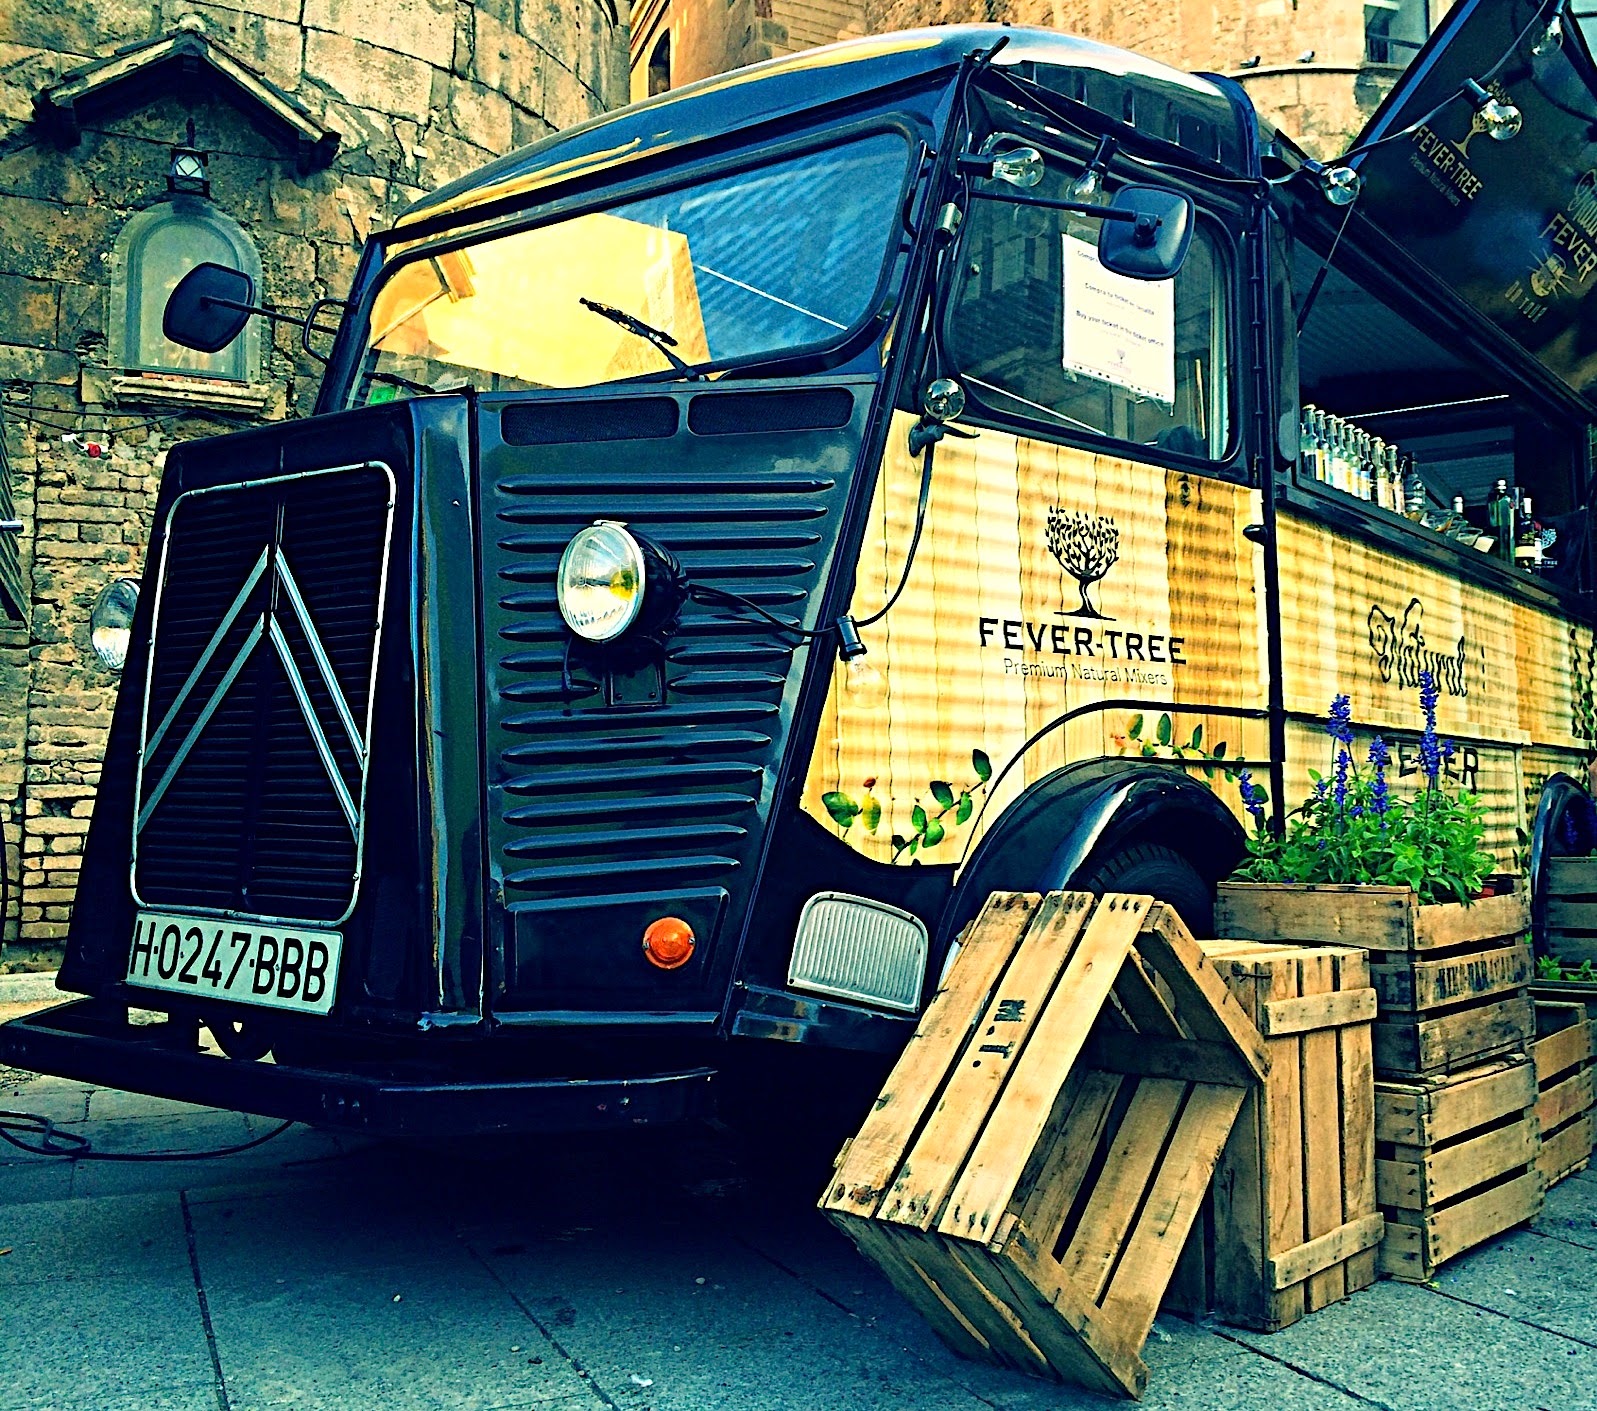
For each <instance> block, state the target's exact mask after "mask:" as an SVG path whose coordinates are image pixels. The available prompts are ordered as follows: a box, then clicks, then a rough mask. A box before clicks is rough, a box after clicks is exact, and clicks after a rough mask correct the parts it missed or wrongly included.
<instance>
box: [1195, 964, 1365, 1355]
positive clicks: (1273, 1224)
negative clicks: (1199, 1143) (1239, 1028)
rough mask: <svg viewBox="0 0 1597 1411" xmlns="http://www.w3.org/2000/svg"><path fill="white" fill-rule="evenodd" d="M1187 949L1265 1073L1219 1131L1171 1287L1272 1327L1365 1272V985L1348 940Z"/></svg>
mask: <svg viewBox="0 0 1597 1411" xmlns="http://www.w3.org/2000/svg"><path fill="white" fill-rule="evenodd" d="M1199 946H1200V948H1201V949H1202V951H1203V954H1204V956H1205V958H1206V959H1207V960H1208V961H1209V963H1210V964H1211V965H1213V966H1214V968H1215V969H1216V970H1217V971H1218V972H1219V974H1220V977H1221V979H1223V980H1224V981H1225V983H1226V988H1227V989H1229V990H1230V992H1231V994H1232V996H1233V997H1234V998H1235V999H1236V1000H1237V1002H1238V1003H1239V1004H1240V1005H1241V1007H1242V1012H1243V1013H1244V1014H1246V1015H1247V1016H1248V1017H1249V1018H1250V1019H1251V1020H1253V1022H1254V1023H1255V1025H1257V1027H1258V1029H1259V1032H1260V1034H1262V1035H1263V1037H1264V1044H1265V1051H1266V1053H1267V1054H1268V1055H1269V1059H1270V1071H1269V1073H1268V1074H1267V1075H1266V1077H1265V1081H1264V1087H1263V1089H1262V1090H1261V1091H1259V1092H1256V1093H1249V1094H1248V1096H1247V1097H1246V1098H1245V1099H1244V1100H1243V1103H1242V1111H1241V1114H1240V1115H1239V1117H1238V1119H1237V1124H1236V1126H1235V1127H1233V1128H1232V1129H1231V1137H1230V1139H1229V1140H1228V1141H1227V1142H1226V1147H1225V1151H1224V1153H1223V1154H1222V1156H1221V1158H1220V1167H1219V1170H1218V1171H1217V1172H1216V1173H1215V1180H1214V1187H1213V1191H1212V1194H1211V1197H1210V1203H1211V1205H1212V1225H1211V1227H1210V1228H1209V1229H1208V1230H1203V1231H1196V1232H1194V1236H1193V1238H1192V1239H1191V1240H1190V1241H1189V1249H1188V1251H1187V1255H1186V1256H1184V1267H1183V1269H1182V1271H1181V1274H1182V1278H1183V1281H1184V1288H1183V1296H1184V1301H1185V1303H1186V1305H1187V1306H1188V1307H1189V1308H1206V1309H1207V1310H1209V1311H1212V1312H1214V1313H1216V1314H1218V1315H1219V1316H1220V1317H1221V1318H1223V1319H1224V1320H1225V1321H1226V1322H1228V1323H1234V1324H1237V1325H1239V1326H1241V1327H1247V1328H1259V1329H1262V1330H1264V1331H1266V1332H1275V1331H1277V1330H1278V1329H1280V1328H1284V1327H1287V1326H1288V1325H1289V1324H1292V1323H1295V1322H1296V1321H1297V1320H1298V1319H1299V1318H1301V1317H1302V1316H1303V1315H1304V1314H1305V1313H1312V1312H1314V1311H1315V1310H1316V1309H1319V1308H1323V1307H1325V1306H1326V1304H1328V1303H1334V1302H1335V1301H1336V1300H1337V1299H1340V1298H1343V1297H1345V1296H1346V1295H1347V1294H1350V1293H1353V1292H1356V1291H1357V1290H1358V1289H1362V1288H1366V1287H1368V1286H1369V1285H1370V1284H1372V1283H1374V1282H1375V1276H1376V1246H1377V1245H1379V1243H1380V1241H1381V1232H1382V1228H1383V1224H1384V1222H1383V1220H1382V1218H1381V1214H1380V1211H1379V1210H1378V1208H1377V1206H1376V1200H1375V1073H1374V1069H1373V1067H1372V1063H1371V1047H1370V1044H1371V1024H1372V1021H1373V1020H1374V1018H1375V1012H1376V998H1375V991H1374V990H1373V989H1372V988H1370V983H1369V966H1368V961H1367V959H1366V955H1365V952H1363V951H1361V950H1358V949H1355V948H1352V947H1304V946H1281V945H1274V944H1271V943H1270V942H1267V941H1263V942H1261V941H1201V942H1199ZM1198 1235H1205V1236H1206V1239H1205V1240H1203V1241H1200V1240H1199V1239H1198V1238H1197V1236H1198ZM1200 1261H1201V1262H1200ZM1195 1262H1198V1263H1200V1268H1201V1267H1202V1266H1206V1268H1203V1270H1202V1272H1201V1273H1199V1272H1197V1271H1195V1270H1194V1268H1193V1265H1194V1263H1195ZM1195 1279H1196V1280H1197V1282H1198V1288H1197V1289H1196V1290H1195V1289H1194V1281H1195Z"/></svg>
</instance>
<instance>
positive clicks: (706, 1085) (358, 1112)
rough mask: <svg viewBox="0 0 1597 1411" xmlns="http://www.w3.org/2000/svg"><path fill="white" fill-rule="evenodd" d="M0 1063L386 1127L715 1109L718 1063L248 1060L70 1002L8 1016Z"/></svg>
mask: <svg viewBox="0 0 1597 1411" xmlns="http://www.w3.org/2000/svg"><path fill="white" fill-rule="evenodd" d="M0 1063H5V1064H10V1065H12V1066H13V1067H17V1068H26V1069H30V1070H32V1071H34V1072H38V1073H50V1074H54V1075H56V1076H58V1077H63V1078H71V1079H73V1080H74V1081H76V1082H83V1083H93V1084H97V1085H103V1086H105V1087H112V1088H124V1089H127V1090H130V1091H133V1092H141V1093H148V1094H150V1095H152V1096H154V1097H165V1098H174V1099H176V1100H178V1101H180V1102H192V1103H198V1104H200V1105H202V1106H205V1107H222V1108H229V1109H232V1110H235V1111H239V1112H252V1113H257V1114H259V1115H260V1116H263V1117H278V1118H289V1119H292V1120H294V1121H296V1122H310V1123H315V1124H316V1125H318V1126H324V1127H339V1128H343V1129H345V1130H348V1131H359V1132H367V1133H372V1134H383V1135H396V1136H397V1135H404V1136H425V1137H446V1136H447V1137H467V1136H487V1135H493V1134H510V1133H518V1132H580V1131H605V1130H614V1129H617V1128H631V1127H639V1126H655V1125H661V1124H665V1123H669V1122H680V1121H685V1120H688V1119H690V1118H694V1117H701V1116H707V1115H708V1114H709V1113H710V1111H711V1107H712V1095H711V1081H712V1079H713V1078H714V1076H715V1070H714V1069H713V1068H685V1069H682V1070H680V1071H676V1072H668V1073H654V1074H649V1075H647V1076H643V1077H627V1078H604V1079H593V1080H588V1079H581V1078H537V1079H528V1080H510V1081H505V1080H493V1081H483V1080H477V1079H470V1078H462V1077H459V1076H458V1075H454V1074H451V1073H449V1072H448V1071H447V1070H445V1069H444V1068H443V1067H441V1066H440V1067H439V1068H438V1069H437V1070H436V1071H435V1072H431V1073H428V1072H417V1071H415V1070H414V1069H411V1070H409V1071H407V1072H405V1073H404V1074H403V1075H402V1076H400V1075H396V1074H395V1073H394V1072H392V1071H387V1072H385V1071H381V1070H378V1069H376V1068H374V1069H373V1070H371V1071H369V1072H359V1073H355V1072H326V1071H322V1070H320V1069H315V1068H301V1067H293V1066H290V1065H287V1064H280V1063H268V1062H259V1063H249V1062H242V1061H240V1060H237V1059H232V1058H224V1057H221V1056H220V1055H216V1054H211V1053H203V1052H199V1051H198V1050H197V1049H196V1048H195V1046H194V1041H193V1032H192V1030H187V1031H185V1030H184V1029H182V1028H180V1027H178V1026H174V1025H172V1024H152V1025H130V1024H128V1023H127V1022H126V1020H125V1019H122V1018H119V1017H112V1016H108V1015H107V1013H106V1012H105V1010H104V1008H103V1007H102V1006H100V1005H98V1004H97V1003H96V1002H95V1001H94V1000H86V999H85V1000H74V1001H72V1002H71V1003H68V1004H62V1005H57V1006H56V1007H55V1008H54V1009H47V1010H45V1011H43V1012H42V1013H39V1014H32V1015H29V1016H27V1017H26V1018H23V1019H14V1020H12V1021H11V1022H10V1023H9V1024H5V1025H0Z"/></svg>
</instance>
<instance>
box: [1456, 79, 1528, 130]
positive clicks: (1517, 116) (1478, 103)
mask: <svg viewBox="0 0 1597 1411" xmlns="http://www.w3.org/2000/svg"><path fill="white" fill-rule="evenodd" d="M1463 92H1464V93H1465V94H1466V95H1467V96H1468V98H1469V100H1470V102H1472V103H1473V104H1474V105H1475V122H1474V127H1475V128H1476V129H1477V130H1478V131H1480V132H1484V133H1485V134H1486V135H1487V136H1488V137H1490V138H1491V139H1492V141H1493V142H1507V141H1508V140H1509V138H1511V137H1513V136H1515V135H1516V134H1517V133H1518V132H1519V130H1520V128H1521V127H1522V126H1523V125H1524V122H1525V115H1524V114H1523V113H1521V112H1520V110H1519V109H1518V108H1516V107H1515V106H1514V104H1513V103H1512V101H1510V100H1509V99H1507V98H1499V97H1497V96H1496V95H1495V94H1493V93H1490V92H1488V91H1487V90H1486V89H1484V88H1482V87H1481V85H1480V84H1478V83H1476V82H1475V80H1474V79H1472V78H1466V79H1465V80H1464V87H1463Z"/></svg>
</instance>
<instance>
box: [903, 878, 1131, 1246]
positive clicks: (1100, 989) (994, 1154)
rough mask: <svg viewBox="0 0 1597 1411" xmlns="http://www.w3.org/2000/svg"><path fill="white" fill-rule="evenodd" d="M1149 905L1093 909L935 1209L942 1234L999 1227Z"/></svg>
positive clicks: (1113, 899) (1109, 902) (1121, 903)
mask: <svg viewBox="0 0 1597 1411" xmlns="http://www.w3.org/2000/svg"><path fill="white" fill-rule="evenodd" d="M1148 907H1149V899H1148V898H1147V897H1128V896H1119V895H1115V894H1111V895H1109V896H1107V897H1105V898H1104V899H1103V900H1102V901H1101V902H1099V904H1098V905H1097V906H1096V907H1095V908H1094V909H1093V912H1092V916H1091V918H1090V919H1089V920H1088V922H1087V927H1086V930H1085V931H1083V932H1082V934H1081V937H1080V940H1079V941H1078V942H1077V944H1076V948H1075V950H1074V951H1073V952H1072V953H1071V956H1070V961H1069V964H1068V965H1067V966H1066V967H1065V971H1064V974H1063V975H1062V976H1061V977H1060V981H1059V985H1058V989H1057V991H1056V993H1055V994H1054V997H1053V999H1052V1000H1051V1002H1050V1003H1049V1005H1048V1008H1047V1009H1046V1010H1045V1011H1044V1013H1043V1015H1042V1016H1041V1018H1039V1019H1038V1021H1037V1023H1036V1025H1035V1026H1034V1027H1033V1029H1032V1031H1031V1037H1030V1038H1029V1039H1028V1040H1027V1043H1026V1047H1025V1048H1024V1050H1022V1052H1021V1054H1020V1057H1019V1060H1018V1061H1017V1062H1016V1063H1015V1065H1014V1068H1013V1070H1012V1072H1011V1074H1010V1079H1009V1082H1008V1083H1007V1084H1006V1086H1005V1088H1004V1093H1003V1101H1002V1103H1001V1104H1000V1105H999V1107H998V1109H997V1111H995V1112H994V1114H993V1116H992V1119H991V1120H990V1121H989V1122H988V1123H987V1125H986V1127H985V1128H984V1129H983V1130H982V1133H981V1135H980V1136H979V1137H978V1138H977V1140H976V1144H975V1146H974V1147H973V1148H972V1149H971V1151H970V1156H969V1159H968V1160H967V1161H966V1162H965V1164H964V1167H963V1169H962V1170H961V1171H960V1172H959V1173H958V1178H957V1180H955V1181H954V1182H953V1184H952V1188H951V1189H949V1190H948V1194H947V1199H946V1202H944V1203H943V1205H942V1208H941V1210H940V1211H934V1212H933V1213H934V1215H935V1216H936V1217H937V1220H938V1228H939V1229H941V1230H942V1231H943V1233H944V1234H949V1235H961V1236H964V1237H965V1238H982V1237H984V1236H988V1235H990V1234H991V1232H993V1231H995V1230H996V1229H997V1227H998V1222H999V1219H1000V1218H1001V1217H1002V1216H1003V1214H1004V1212H1005V1211H1006V1210H1007V1209H1008V1207H1009V1203H1010V1201H1011V1199H1012V1198H1013V1197H1014V1194H1015V1188H1016V1184H1017V1182H1018V1180H1019V1178H1020V1176H1021V1173H1022V1171H1023V1170H1024V1167H1025V1162H1026V1157H1027V1155H1028V1154H1029V1153H1030V1152H1031V1151H1032V1150H1034V1149H1035V1147H1036V1145H1037V1142H1038V1139H1039V1138H1040V1137H1041V1136H1042V1132H1043V1128H1044V1127H1045V1126H1046V1125H1047V1122H1048V1117H1049V1115H1050V1113H1051V1112H1052V1111H1053V1107H1054V1101H1055V1099H1056V1098H1057V1097H1058V1095H1059V1090H1060V1088H1061V1087H1063V1086H1064V1081H1065V1076H1066V1075H1067V1074H1068V1073H1069V1072H1070V1070H1071V1068H1072V1067H1074V1066H1075V1063H1076V1060H1077V1058H1078V1057H1079V1056H1080V1053H1081V1050H1082V1048H1083V1047H1084V1046H1085V1044H1086V1042H1087V1038H1088V1035H1089V1033H1090V1031H1091V1029H1092V1024H1093V1020H1094V1019H1095V1018H1096V1017H1097V1015H1098V1012H1099V1011H1100V1010H1101V1009H1102V1008H1103V1007H1104V1003H1105V1001H1106V1000H1107V999H1108V997H1109V991H1110V989H1111V987H1112V986H1113V985H1114V983H1115V979H1116V977H1117V976H1118V975H1119V973H1120V967H1121V965H1122V964H1123V963H1124V962H1125V959H1126V956H1127V954H1128V953H1129V952H1130V950H1131V947H1132V945H1133V944H1134V943H1135V941H1136V939H1137V933H1138V931H1139V930H1140V929H1141V927H1142V924H1143V922H1144V921H1145V920H1146V919H1147V916H1148Z"/></svg>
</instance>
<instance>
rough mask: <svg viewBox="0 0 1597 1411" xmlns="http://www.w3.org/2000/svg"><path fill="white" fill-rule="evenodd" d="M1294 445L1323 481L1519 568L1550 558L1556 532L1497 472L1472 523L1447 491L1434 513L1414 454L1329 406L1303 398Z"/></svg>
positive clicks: (1531, 568) (1542, 564)
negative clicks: (1444, 507) (1443, 508)
mask: <svg viewBox="0 0 1597 1411" xmlns="http://www.w3.org/2000/svg"><path fill="white" fill-rule="evenodd" d="M1299 446H1300V456H1301V464H1302V466H1303V469H1304V470H1305V472H1306V473H1307V474H1309V475H1310V476H1312V477H1313V478H1314V479H1315V480H1317V481H1319V482H1320V483H1321V484H1322V485H1327V486H1329V487H1330V488H1331V489H1333V490H1339V491H1341V492H1342V493H1343V494H1345V495H1352V496H1354V497H1355V498H1357V499H1360V500H1368V501H1369V502H1370V503H1372V504H1375V505H1377V506H1379V507H1380V508H1381V509H1385V510H1390V511H1392V513H1393V514H1400V515H1403V516H1404V517H1405V518H1407V519H1410V520H1412V521H1413V522H1414V523H1416V524H1418V525H1421V526H1423V527H1424V528H1426V529H1433V530H1435V531H1436V532H1437V533H1439V534H1442V535H1444V536H1445V537H1447V538H1449V539H1453V540H1455V541H1457V542H1458V543H1460V544H1464V545H1467V546H1468V547H1471V548H1475V549H1479V550H1482V551H1483V552H1487V553H1491V554H1493V555H1494V556H1495V557H1497V558H1499V559H1501V560H1502V561H1503V562H1504V563H1507V564H1510V565H1512V566H1513V567H1515V568H1518V569H1520V570H1522V571H1523V572H1526V573H1542V572H1544V571H1545V570H1546V569H1548V568H1551V567H1552V566H1553V559H1552V558H1551V556H1550V555H1549V554H1548V553H1547V550H1548V549H1550V548H1552V546H1553V544H1554V543H1555V542H1556V541H1557V538H1558V535H1557V532H1556V531H1555V530H1553V529H1551V528H1547V527H1544V526H1543V525H1541V524H1539V523H1537V521H1536V517H1535V515H1534V513H1533V512H1532V508H1531V499H1530V496H1529V494H1527V493H1525V492H1523V491H1521V490H1520V489H1518V488H1517V487H1514V486H1510V485H1509V483H1508V481H1507V480H1499V481H1498V482H1497V483H1496V485H1495V486H1494V487H1493V489H1492V493H1491V496H1490V498H1488V500H1487V501H1486V503H1485V504H1484V505H1481V506H1479V507H1477V512H1478V516H1479V518H1480V519H1481V520H1483V521H1484V523H1477V522H1476V519H1474V518H1472V517H1471V510H1470V507H1469V506H1467V505H1466V504H1465V502H1464V497H1463V496H1462V495H1454V496H1453V503H1452V508H1451V510H1450V511H1448V512H1447V513H1445V514H1439V513H1433V512H1432V510H1431V507H1430V493H1429V490H1428V489H1427V487H1426V484H1425V479H1424V477H1423V476H1422V475H1421V474H1420V472H1419V470H1418V468H1417V467H1416V466H1415V463H1414V457H1413V456H1411V455H1406V454H1404V453H1403V452H1402V451H1401V450H1400V449H1399V448H1398V447H1397V446H1394V445H1392V444H1391V443H1390V442H1388V441H1383V440H1382V439H1381V438H1380V437H1379V436H1374V435H1371V434H1370V433H1369V432H1368V431H1365V430H1363V429H1362V428H1361V427H1358V426H1355V425H1354V424H1353V423H1352V422H1350V421H1346V420H1344V419H1343V418H1341V417H1339V416H1335V415H1333V414H1332V413H1330V412H1327V411H1322V410H1321V409H1320V408H1318V407H1315V406H1312V405H1307V404H1306V405H1305V406H1304V408H1303V422H1302V427H1301V432H1300V442H1299Z"/></svg>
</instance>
